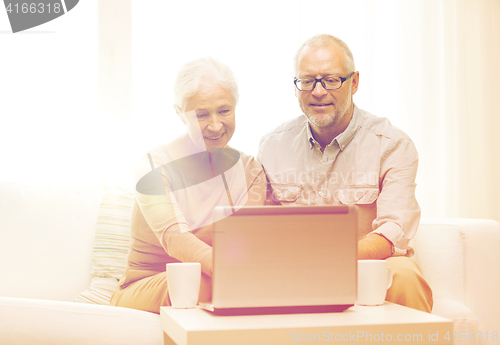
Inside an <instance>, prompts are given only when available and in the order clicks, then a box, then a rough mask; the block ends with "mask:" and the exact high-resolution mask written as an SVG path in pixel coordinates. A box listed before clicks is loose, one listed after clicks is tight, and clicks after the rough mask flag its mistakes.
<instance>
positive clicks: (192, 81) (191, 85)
mask: <svg viewBox="0 0 500 345" xmlns="http://www.w3.org/2000/svg"><path fill="white" fill-rule="evenodd" d="M206 81H208V82H210V83H213V84H216V85H220V86H221V87H223V88H224V89H226V90H228V91H231V92H232V94H233V97H234V100H235V102H236V103H238V98H239V93H238V85H237V84H236V78H235V76H234V74H233V72H232V71H231V70H230V69H229V67H228V66H227V65H226V64H224V63H222V62H220V61H219V60H216V59H214V58H211V57H206V58H200V59H196V60H192V61H189V62H187V63H186V64H184V66H182V68H181V70H180V71H179V73H178V74H177V78H176V79H175V83H174V98H175V107H176V108H177V109H178V110H179V111H184V109H185V106H186V103H187V101H188V99H189V98H190V97H192V96H194V95H195V94H196V92H198V91H199V88H200V85H201V84H202V83H203V82H206Z"/></svg>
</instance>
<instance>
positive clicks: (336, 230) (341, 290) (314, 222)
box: [212, 206, 357, 308]
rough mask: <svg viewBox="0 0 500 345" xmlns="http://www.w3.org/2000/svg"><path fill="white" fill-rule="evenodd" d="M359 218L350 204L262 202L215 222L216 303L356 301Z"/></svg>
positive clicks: (256, 304)
mask: <svg viewBox="0 0 500 345" xmlns="http://www.w3.org/2000/svg"><path fill="white" fill-rule="evenodd" d="M226 211H227V210H217V212H226ZM356 220H357V216H356V209H355V207H348V206H340V207H332V206H330V207H328V206H319V207H318V206H312V207H309V206H305V207H300V208H297V207H283V206H275V207H273V206H266V207H248V208H244V209H240V210H239V211H238V212H237V213H236V214H234V215H232V216H230V217H227V218H224V219H223V220H221V221H219V222H217V223H216V224H215V234H214V243H213V245H214V275H213V291H212V293H213V295H212V303H213V305H214V307H215V308H252V307H278V306H320V305H346V304H354V303H355V301H356V275H357V234H356V229H357V225H356Z"/></svg>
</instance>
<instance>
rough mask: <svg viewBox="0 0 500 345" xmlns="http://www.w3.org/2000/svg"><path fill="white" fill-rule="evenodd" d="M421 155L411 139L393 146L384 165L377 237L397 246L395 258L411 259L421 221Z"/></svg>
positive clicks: (376, 228) (376, 225) (384, 155)
mask: <svg viewBox="0 0 500 345" xmlns="http://www.w3.org/2000/svg"><path fill="white" fill-rule="evenodd" d="M417 168H418V153H417V150H416V148H415V145H414V143H413V142H412V141H411V140H410V139H407V138H404V139H400V140H399V141H395V142H393V143H391V144H390V145H389V147H388V149H387V150H386V151H385V153H383V155H382V158H381V165H380V187H379V188H380V194H379V197H378V200H377V217H376V219H375V220H374V221H373V223H372V224H373V233H377V234H379V235H382V236H383V237H385V238H386V239H387V240H389V241H390V242H392V244H393V255H395V256H402V255H407V256H411V255H412V253H413V251H412V249H411V248H410V247H408V243H409V241H410V239H411V238H413V236H414V235H415V233H416V231H417V228H418V224H419V221H420V206H419V205H418V202H417V200H416V198H415V187H416V183H415V178H416V175H417Z"/></svg>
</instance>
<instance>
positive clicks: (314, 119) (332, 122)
mask: <svg viewBox="0 0 500 345" xmlns="http://www.w3.org/2000/svg"><path fill="white" fill-rule="evenodd" d="M350 106H351V92H349V94H348V95H347V97H345V98H344V102H343V103H341V104H338V106H336V107H335V109H334V110H333V112H331V113H330V114H321V115H318V114H313V113H311V112H309V111H307V109H306V108H305V107H304V106H302V105H301V108H302V111H303V112H304V115H306V117H307V118H308V120H309V122H310V123H311V124H313V125H314V126H315V127H318V128H321V127H330V126H337V125H338V123H339V122H340V121H341V119H342V118H343V117H344V115H345V114H346V113H347V111H348V110H349V107H350Z"/></svg>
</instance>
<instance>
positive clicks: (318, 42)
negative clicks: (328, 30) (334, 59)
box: [293, 34, 356, 77]
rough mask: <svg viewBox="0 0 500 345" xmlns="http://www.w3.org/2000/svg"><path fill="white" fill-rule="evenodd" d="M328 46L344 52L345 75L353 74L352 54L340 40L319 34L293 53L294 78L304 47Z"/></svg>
mask: <svg viewBox="0 0 500 345" xmlns="http://www.w3.org/2000/svg"><path fill="white" fill-rule="evenodd" d="M330 44H335V45H336V46H338V47H339V48H340V49H342V51H343V52H344V55H345V59H344V67H345V69H346V70H347V73H350V72H354V71H355V68H356V67H355V66H354V58H353V56H352V52H351V50H350V49H349V47H348V46H347V44H345V42H344V41H342V40H341V39H340V38H338V37H335V36H333V35H329V34H320V35H316V36H313V37H311V38H309V39H308V40H307V41H305V42H304V44H302V46H300V48H299V50H297V53H295V57H294V59H293V66H294V69H295V71H294V72H295V77H298V75H297V74H298V71H299V63H300V61H299V58H301V56H300V55H301V53H302V51H303V50H304V48H306V47H322V46H326V45H330Z"/></svg>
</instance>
